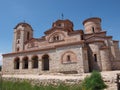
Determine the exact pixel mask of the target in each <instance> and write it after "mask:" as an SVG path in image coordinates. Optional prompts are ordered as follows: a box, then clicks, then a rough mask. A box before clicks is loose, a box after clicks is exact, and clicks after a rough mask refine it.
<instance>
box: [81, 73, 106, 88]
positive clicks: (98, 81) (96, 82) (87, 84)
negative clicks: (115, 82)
mask: <svg viewBox="0 0 120 90" xmlns="http://www.w3.org/2000/svg"><path fill="white" fill-rule="evenodd" d="M105 88H107V85H106V84H105V83H104V81H103V79H102V77H101V74H100V73H99V72H97V71H93V72H92V74H91V75H90V76H87V77H86V78H85V79H84V81H83V82H82V84H81V90H103V89H105Z"/></svg>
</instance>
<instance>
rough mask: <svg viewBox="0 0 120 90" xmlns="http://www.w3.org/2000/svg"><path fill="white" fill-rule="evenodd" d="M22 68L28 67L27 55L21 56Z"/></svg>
mask: <svg viewBox="0 0 120 90" xmlns="http://www.w3.org/2000/svg"><path fill="white" fill-rule="evenodd" d="M23 69H28V57H27V56H26V57H24V58H23Z"/></svg>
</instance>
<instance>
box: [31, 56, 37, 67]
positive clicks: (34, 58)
mask: <svg viewBox="0 0 120 90" xmlns="http://www.w3.org/2000/svg"><path fill="white" fill-rule="evenodd" d="M32 68H38V56H36V55H35V56H33V57H32Z"/></svg>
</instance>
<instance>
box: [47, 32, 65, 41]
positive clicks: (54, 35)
mask: <svg viewBox="0 0 120 90" xmlns="http://www.w3.org/2000/svg"><path fill="white" fill-rule="evenodd" d="M64 38H65V34H64V33H63V32H60V31H56V32H54V33H52V34H51V35H50V36H49V37H48V41H49V42H56V41H63V40H64Z"/></svg>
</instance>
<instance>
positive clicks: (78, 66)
mask: <svg viewBox="0 0 120 90" xmlns="http://www.w3.org/2000/svg"><path fill="white" fill-rule="evenodd" d="M70 52H71V53H72V54H70ZM65 53H68V54H69V55H73V56H71V61H70V62H66V63H63V62H62V61H63V60H62V59H63V58H62V56H63V55H64V54H65ZM35 55H37V56H38V68H36V69H33V68H32V61H31V60H32V57H33V56H35ZM44 55H48V56H49V71H44V70H42V69H43V60H42V57H43V56H44ZM16 57H19V58H20V66H19V69H14V60H15V58H16ZM24 57H28V68H27V69H23V58H24ZM83 59H84V50H83V48H82V45H73V46H64V47H58V48H56V49H53V50H48V51H36V52H29V53H21V54H19V53H18V54H15V55H8V56H4V59H3V69H2V71H3V74H42V73H46V72H47V73H49V72H52V73H53V72H54V73H56V72H66V71H67V72H68V71H71V72H72V71H73V72H76V73H83V72H84V64H83V63H84V62H83ZM85 63H86V62H85ZM6 66H7V67H6ZM85 70H87V68H85ZM87 71H88V70H87Z"/></svg>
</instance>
